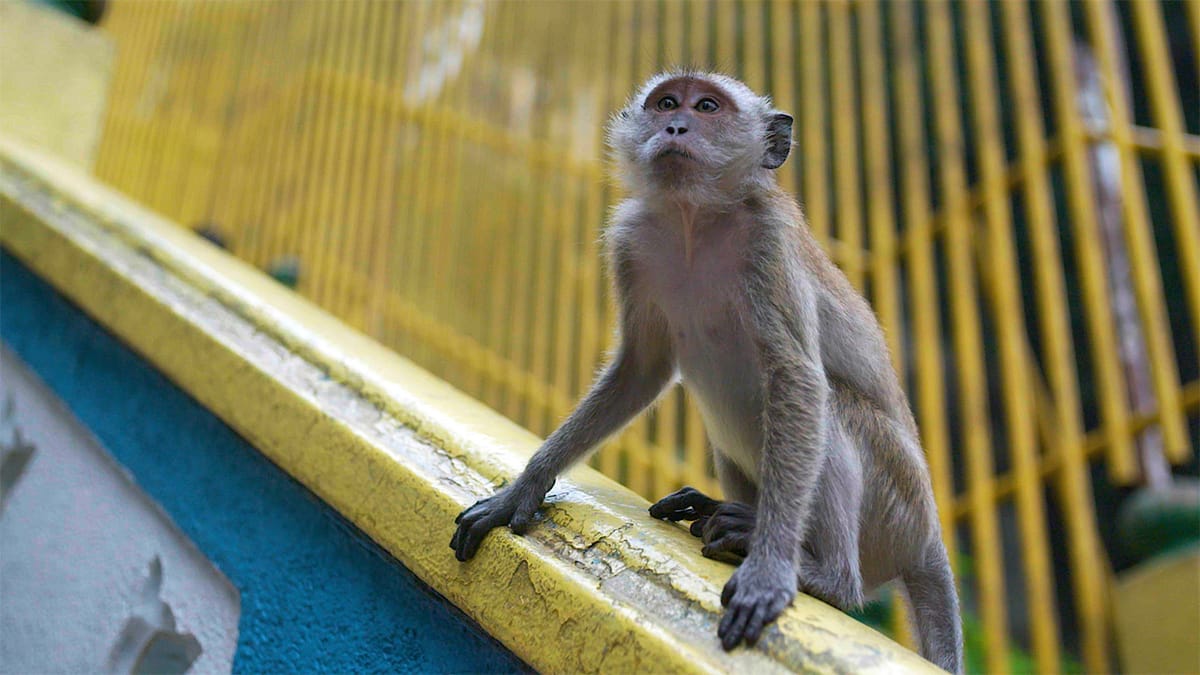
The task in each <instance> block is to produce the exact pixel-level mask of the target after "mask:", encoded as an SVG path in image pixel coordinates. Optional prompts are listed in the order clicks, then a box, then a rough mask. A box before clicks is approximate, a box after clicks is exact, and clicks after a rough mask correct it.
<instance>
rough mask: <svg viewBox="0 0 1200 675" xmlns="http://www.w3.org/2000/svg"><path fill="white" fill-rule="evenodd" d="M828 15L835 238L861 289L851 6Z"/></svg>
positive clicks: (835, 4) (831, 7)
mask: <svg viewBox="0 0 1200 675" xmlns="http://www.w3.org/2000/svg"><path fill="white" fill-rule="evenodd" d="M825 9H826V12H827V13H828V17H829V68H830V82H831V85H832V87H833V92H832V95H831V96H830V98H829V101H830V104H831V105H832V109H833V110H836V111H837V114H834V115H831V116H830V117H831V120H832V122H833V146H834V147H835V148H837V149H838V151H837V152H836V153H834V162H833V176H834V183H833V192H834V195H836V200H837V207H836V211H835V213H836V214H837V228H836V237H837V239H838V241H839V243H840V244H841V247H840V249H839V250H841V251H843V255H841V256H840V257H841V260H839V263H840V264H841V267H842V271H844V272H845V273H846V278H848V279H849V280H850V283H851V284H853V285H854V287H855V288H856V289H858V290H859V291H862V288H863V267H862V251H863V245H862V206H861V205H862V192H861V189H860V182H859V180H860V179H859V166H858V157H859V145H858V100H857V97H856V96H855V91H854V83H855V77H854V65H853V60H854V51H853V50H854V45H853V38H852V36H851V34H850V5H849V4H848V3H847V2H846V0H833V1H832V2H829V3H828V4H826V6H825Z"/></svg>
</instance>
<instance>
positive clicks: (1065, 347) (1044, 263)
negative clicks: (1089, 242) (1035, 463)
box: [975, 3, 1111, 672]
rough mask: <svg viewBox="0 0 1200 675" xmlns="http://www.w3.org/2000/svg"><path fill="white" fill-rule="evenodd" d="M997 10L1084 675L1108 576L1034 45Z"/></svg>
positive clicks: (1093, 661) (1098, 662)
mask: <svg viewBox="0 0 1200 675" xmlns="http://www.w3.org/2000/svg"><path fill="white" fill-rule="evenodd" d="M1001 12H1002V16H1001V18H1002V21H1003V25H1004V32H1005V40H1004V45H1005V58H1006V59H1007V61H1008V64H1009V69H1008V72H1009V75H1010V79H1009V81H1010V84H1011V86H1012V96H1013V102H1014V105H1013V106H1012V110H1013V112H1014V114H1015V116H1016V132H1017V139H1018V144H1019V146H1020V163H1021V165H1022V167H1023V168H1024V172H1025V174H1026V177H1027V180H1026V183H1025V185H1026V190H1025V206H1026V213H1027V218H1028V222H1029V227H1028V229H1029V236H1030V241H1031V246H1032V249H1033V256H1034V274H1035V278H1036V280H1037V287H1038V293H1037V300H1038V317H1039V323H1040V327H1041V335H1042V344H1043V347H1042V353H1043V354H1044V355H1045V357H1044V358H1045V362H1046V371H1047V375H1048V379H1049V381H1050V389H1051V392H1052V394H1053V404H1054V406H1053V412H1052V415H1053V420H1054V422H1053V424H1054V431H1055V434H1056V436H1057V452H1058V455H1059V456H1061V457H1062V458H1063V459H1062V470H1061V472H1060V478H1059V480H1058V484H1059V492H1060V494H1061V497H1062V500H1063V502H1064V503H1065V504H1066V512H1067V513H1068V514H1069V515H1068V516H1067V518H1066V521H1067V529H1068V535H1069V540H1068V546H1069V551H1070V559H1071V575H1070V576H1071V579H1072V582H1073V585H1074V596H1075V605H1076V612H1077V614H1078V616H1079V619H1078V620H1079V625H1080V632H1081V634H1082V640H1081V642H1082V648H1081V651H1082V652H1083V659H1084V663H1085V665H1086V667H1087V669H1088V670H1089V671H1092V672H1107V671H1109V670H1110V669H1111V665H1110V662H1109V658H1108V635H1109V632H1108V630H1109V628H1108V624H1109V621H1108V614H1107V610H1106V607H1105V604H1104V602H1103V599H1104V594H1105V584H1106V579H1105V577H1106V574H1105V571H1104V563H1103V562H1102V561H1103V560H1104V559H1105V557H1104V553H1103V547H1102V546H1101V544H1100V541H1099V537H1098V536H1097V531H1098V530H1097V525H1096V516H1095V512H1094V510H1093V507H1092V499H1093V497H1092V486H1091V478H1090V476H1089V471H1088V464H1087V457H1086V456H1085V455H1084V451H1083V420H1082V419H1081V415H1080V410H1081V406H1080V400H1079V391H1078V386H1077V384H1076V382H1075V349H1074V345H1073V344H1072V338H1071V328H1070V326H1069V325H1068V321H1069V318H1070V310H1069V308H1068V305H1067V292H1066V282H1065V280H1064V279H1063V272H1062V269H1061V264H1060V261H1061V260H1062V258H1061V254H1060V251H1059V243H1058V235H1057V233H1058V231H1059V226H1058V223H1057V222H1056V218H1055V215H1054V206H1053V203H1052V198H1051V193H1050V185H1049V181H1050V179H1049V175H1048V170H1047V164H1048V157H1047V148H1046V141H1045V131H1044V129H1043V128H1042V122H1041V116H1040V115H1039V114H1038V108H1039V105H1040V104H1039V100H1038V97H1039V91H1040V89H1039V87H1038V82H1037V69H1036V64H1035V61H1034V52H1033V44H1032V42H1031V40H1030V38H1029V35H1030V31H1031V28H1030V17H1029V13H1028V10H1027V8H1026V6H1025V5H1023V4H1020V3H1005V4H1004V5H1002V6H1001ZM1053 450H1054V448H1047V452H1046V453H1045V454H1044V455H1043V459H1042V466H1045V465H1046V464H1047V463H1048V462H1047V460H1048V457H1049V455H1050V454H1051V452H1052V451H1053ZM975 508H976V509H978V508H979V507H978V506H976V507H975Z"/></svg>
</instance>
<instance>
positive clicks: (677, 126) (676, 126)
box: [667, 122, 687, 136]
mask: <svg viewBox="0 0 1200 675" xmlns="http://www.w3.org/2000/svg"><path fill="white" fill-rule="evenodd" d="M667 133H668V134H670V135H671V136H682V135H684V134H686V133H687V125H686V124H684V123H682V122H672V123H671V124H669V125H667Z"/></svg>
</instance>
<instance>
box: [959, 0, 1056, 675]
mask: <svg viewBox="0 0 1200 675" xmlns="http://www.w3.org/2000/svg"><path fill="white" fill-rule="evenodd" d="M963 7H964V10H965V27H966V35H967V39H966V40H965V43H966V51H967V72H968V76H967V78H966V79H967V81H968V82H969V83H970V86H969V90H970V94H971V99H972V100H973V101H974V102H975V105H973V106H971V109H972V111H973V113H974V115H973V119H974V131H975V138H976V142H977V151H976V159H977V162H978V163H979V165H980V167H979V168H980V180H981V182H982V187H983V194H984V209H983V210H984V217H985V220H986V223H987V232H986V240H987V242H988V258H990V259H991V260H992V261H993V263H994V273H993V274H992V275H991V279H992V283H993V289H992V290H993V295H994V297H995V302H996V309H995V312H994V318H995V322H996V324H997V326H998V329H999V341H1000V364H1001V365H1000V367H1001V380H1002V387H1003V395H1004V403H1005V412H1006V420H1007V429H1008V443H1009V453H1010V456H1011V459H1012V462H1013V467H1014V472H1015V475H1016V476H1017V495H1016V506H1017V514H1018V517H1019V519H1020V530H1021V539H1022V550H1021V559H1022V562H1023V563H1024V570H1025V588H1026V594H1027V602H1028V604H1029V623H1030V630H1031V633H1032V639H1033V653H1034V658H1035V660H1036V662H1037V664H1038V669H1039V670H1040V671H1041V672H1043V673H1049V672H1056V671H1057V670H1058V669H1059V668H1060V662H1059V661H1060V654H1059V652H1060V649H1059V634H1058V618H1057V617H1058V612H1057V608H1056V607H1055V602H1054V570H1053V568H1052V567H1051V564H1050V552H1049V550H1048V542H1049V538H1048V535H1047V532H1046V506H1045V504H1044V503H1043V499H1042V486H1041V481H1040V475H1039V471H1038V457H1037V429H1036V427H1035V426H1034V414H1035V412H1034V409H1033V405H1032V403H1033V397H1031V396H1030V395H1029V392H1031V391H1033V378H1032V377H1030V374H1029V371H1028V369H1029V367H1030V364H1029V363H1028V362H1027V360H1026V356H1027V350H1026V344H1025V329H1024V318H1025V310H1024V308H1023V307H1022V303H1021V289H1020V287H1019V285H1018V280H1019V279H1020V271H1019V269H1018V267H1017V261H1016V252H1015V250H1014V248H1015V247H1014V245H1013V240H1014V238H1015V237H1014V233H1013V229H1012V215H1011V213H1010V211H1009V204H1008V195H1007V186H1006V185H1005V173H1006V172H1005V167H1004V146H1003V138H1002V136H1001V130H1000V120H999V116H998V115H997V109H998V108H999V105H998V104H999V99H998V97H997V95H996V85H995V81H996V72H995V66H994V64H993V61H992V55H991V35H992V29H991V22H990V20H989V18H988V14H987V12H988V11H989V10H988V8H987V7H986V6H984V5H981V4H966V5H964V6H963Z"/></svg>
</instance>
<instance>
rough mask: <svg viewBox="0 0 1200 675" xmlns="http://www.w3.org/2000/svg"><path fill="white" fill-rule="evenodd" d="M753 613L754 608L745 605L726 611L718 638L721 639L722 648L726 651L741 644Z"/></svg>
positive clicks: (718, 630)
mask: <svg viewBox="0 0 1200 675" xmlns="http://www.w3.org/2000/svg"><path fill="white" fill-rule="evenodd" d="M753 612H754V608H753V607H751V606H745V605H734V606H732V607H730V608H729V609H727V610H725V616H723V617H721V625H720V627H719V628H718V629H717V636H718V637H720V638H721V647H723V648H724V649H725V651H729V650H730V649H733V648H734V647H736V646H738V644H739V643H741V641H742V638H743V637H745V635H746V625H747V624H748V623H749V621H750V618H751V615H752V614H753Z"/></svg>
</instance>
